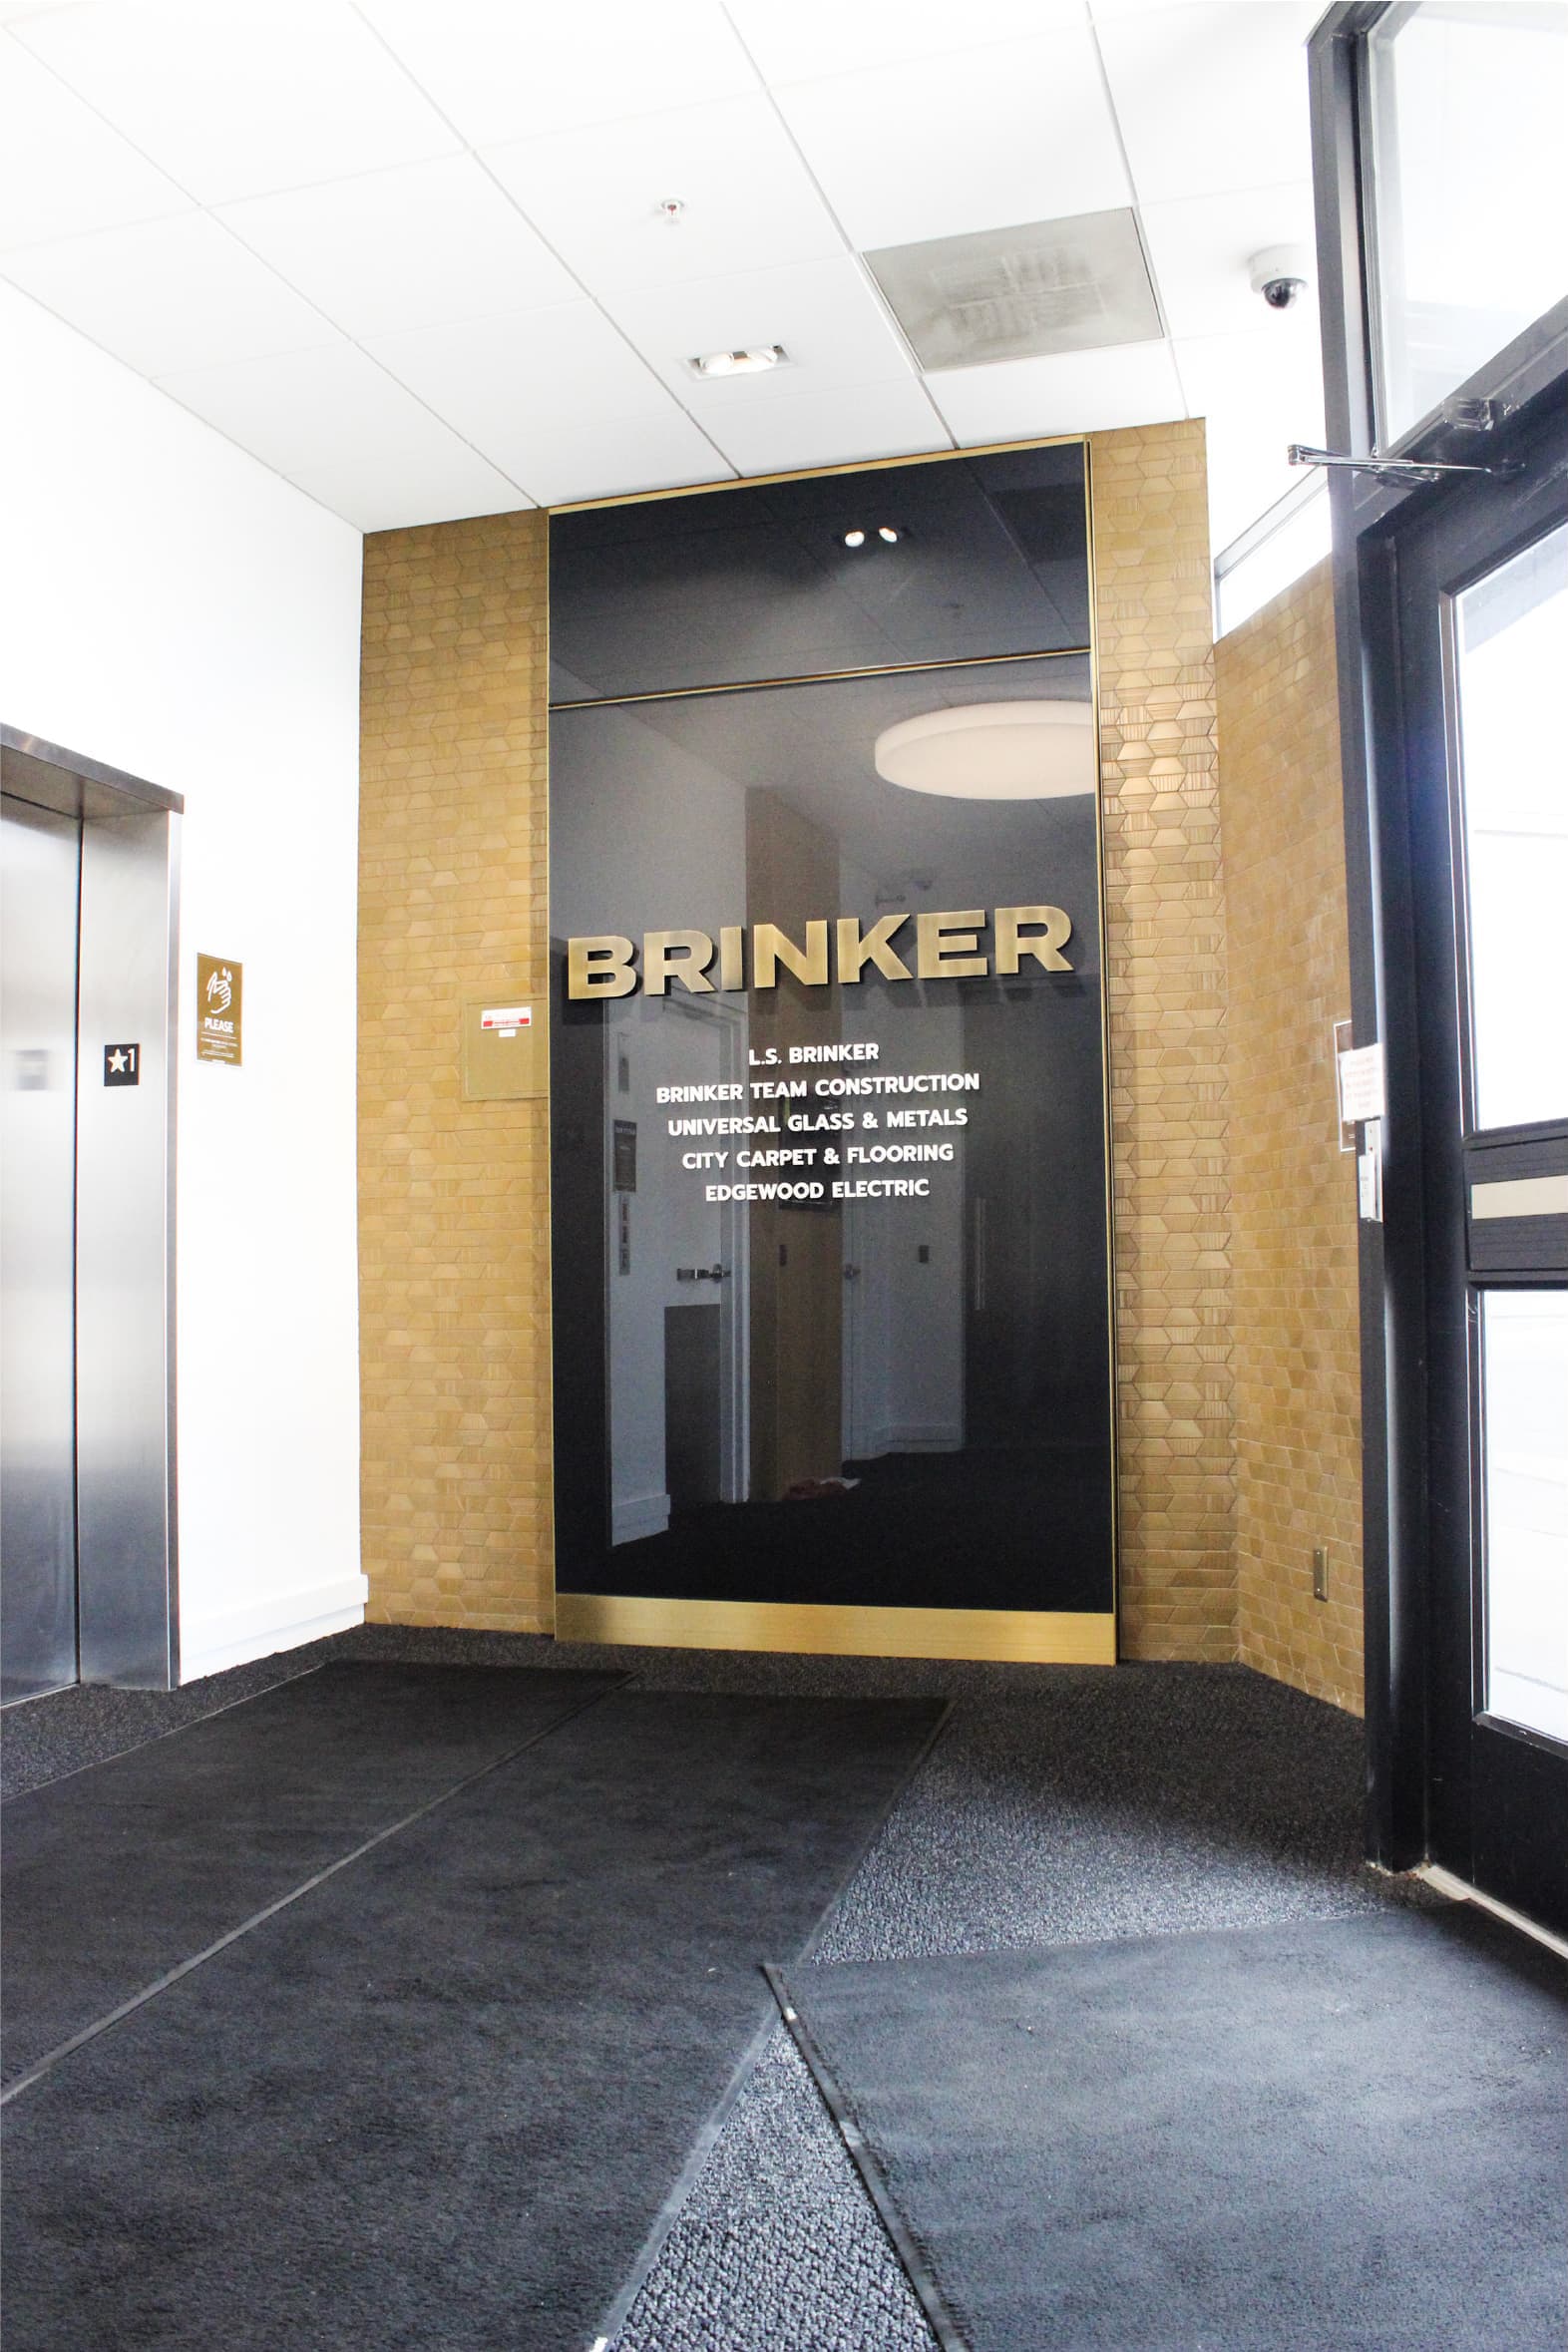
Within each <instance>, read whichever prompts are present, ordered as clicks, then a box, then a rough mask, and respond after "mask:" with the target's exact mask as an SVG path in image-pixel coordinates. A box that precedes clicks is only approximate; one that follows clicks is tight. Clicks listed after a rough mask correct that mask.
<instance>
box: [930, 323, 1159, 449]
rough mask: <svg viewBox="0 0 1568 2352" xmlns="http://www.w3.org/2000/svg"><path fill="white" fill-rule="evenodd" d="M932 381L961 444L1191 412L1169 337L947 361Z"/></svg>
mask: <svg viewBox="0 0 1568 2352" xmlns="http://www.w3.org/2000/svg"><path fill="white" fill-rule="evenodd" d="M927 383H928V386H929V388H930V391H931V395H932V398H933V399H934V400H935V401H936V403H937V406H938V407H939V408H940V409H941V411H942V413H943V415H944V417H945V418H946V419H947V421H948V423H949V425H950V426H951V427H952V429H953V432H954V434H955V436H956V438H957V439H958V441H959V443H960V444H961V446H968V447H970V448H973V447H975V446H976V445H977V444H979V443H982V442H986V441H1026V440H1029V439H1031V438H1032V437H1033V436H1035V435H1036V434H1045V433H1097V432H1109V431H1112V430H1113V429H1114V428H1115V427H1117V426H1119V425H1156V424H1163V423H1166V422H1168V421H1169V420H1170V419H1171V418H1173V417H1181V416H1185V415H1186V413H1187V411H1186V405H1185V402H1184V400H1183V397H1182V387H1181V383H1180V381H1179V379H1178V377H1177V374H1176V367H1175V362H1174V361H1173V359H1172V357H1171V349H1170V345H1169V344H1168V343H1123V344H1121V345H1120V346H1119V347H1118V348H1117V349H1115V350H1113V351H1065V352H1060V353H1058V354H1057V355H1056V356H1054V357H1052V358H1050V359H1010V360H1006V361H1003V362H1002V363H1001V364H1000V365H998V366H996V367H966V368H945V369H944V370H943V371H942V373H941V374H940V375H935V376H929V377H928V378H927Z"/></svg>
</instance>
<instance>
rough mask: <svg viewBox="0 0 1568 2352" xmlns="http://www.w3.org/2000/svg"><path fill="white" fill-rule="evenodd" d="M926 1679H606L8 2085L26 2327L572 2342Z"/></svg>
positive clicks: (59, 2347)
mask: <svg viewBox="0 0 1568 2352" xmlns="http://www.w3.org/2000/svg"><path fill="white" fill-rule="evenodd" d="M941 1714H942V1709H941V1707H940V1706H939V1705H938V1704H937V1703H935V1702H928V1701H911V1700H864V1701H859V1700H856V1701H852V1700H826V1699H757V1698H736V1697H713V1696H706V1695H704V1696H691V1695H684V1694H677V1693H663V1692H660V1693H653V1692H641V1691H637V1690H634V1689H633V1690H622V1691H618V1692H616V1693H614V1694H612V1695H611V1696H610V1697H609V1698H608V1699H606V1700H604V1701H602V1702H600V1703H599V1704H598V1705H596V1706H594V1707H591V1708H589V1709H588V1710H587V1711H586V1712H585V1713H583V1714H582V1715H580V1716H579V1717H578V1718H577V1719H576V1720H575V1721H574V1722H572V1723H570V1724H567V1725H565V1726H564V1727H563V1728H562V1729H561V1730H560V1731H558V1732H557V1733H555V1735H554V1736H553V1737H552V1738H551V1739H549V1740H547V1741H544V1742H541V1743H540V1744H539V1745H537V1746H536V1747H534V1748H532V1749H531V1750H530V1751H529V1752H528V1753H527V1754H526V1755H525V1756H522V1757H519V1758H518V1759H517V1760H516V1761H515V1762H513V1763H510V1764H503V1765H502V1766H501V1767H500V1768H499V1769H498V1770H496V1771H494V1772H492V1773H490V1774H489V1775H487V1776H486V1777H485V1778H483V1779H481V1780H477V1781H475V1782H474V1783H473V1784H472V1785H471V1786H469V1787H468V1788H465V1789H463V1790H461V1791H460V1792H459V1793H458V1794H456V1795H455V1796H453V1797H452V1798H451V1799H450V1800H449V1801H448V1802H446V1803H445V1804H443V1805H441V1806H440V1807H439V1808H438V1809H437V1810H435V1811H433V1812H430V1813H428V1814H427V1815H426V1816H425V1817H424V1818H423V1819H422V1820H420V1821H418V1822H416V1823H415V1824H413V1825H412V1826H411V1827H410V1828H408V1829H407V1830H405V1831H403V1832H401V1833H399V1834H398V1835H396V1836H394V1837H392V1838H389V1839H388V1840H387V1841H386V1842H385V1843H383V1844H381V1845H378V1846H377V1847H376V1848H375V1849H374V1850H373V1851H372V1852H371V1853H369V1854H367V1855H366V1856H364V1857H363V1858H362V1859H361V1860H359V1861H356V1862H353V1863H350V1864H349V1866H348V1867H347V1868H346V1869H343V1870H341V1871H339V1872H338V1873H337V1874H336V1875H335V1876H333V1877H331V1878H329V1879H327V1880H325V1881H324V1882H323V1883H322V1884H321V1885H320V1886H318V1887H316V1888H315V1889H314V1890H312V1891H311V1892H310V1893H308V1894H306V1895H304V1896H302V1897H301V1898H300V1900H299V1901H297V1902H295V1903H293V1904H291V1905H290V1906H289V1907H288V1908H287V1909H286V1910H283V1911H280V1912H278V1913H276V1914H275V1915H274V1916H273V1917H271V1918H270V1919H268V1920H266V1921H264V1922H263V1923H262V1924H260V1925H259V1926H257V1927H256V1928H255V1929H253V1930H252V1931H251V1932H250V1933H249V1934H247V1935H245V1936H244V1937H242V1938H241V1939H239V1940H238V1941H237V1942H235V1943H232V1944H230V1945H228V1946H227V1947H226V1949H224V1950H223V1951H221V1952H220V1953H218V1954H217V1955H216V1956H215V1957H214V1958H213V1959H211V1960H209V1961H207V1962H206V1963H205V1964H204V1965H202V1966H201V1967H199V1968H197V1969H196V1970H194V1971H193V1972H192V1973H191V1974H189V1975H187V1976H185V1977H183V1978H182V1979H181V1980H180V1981H179V1982H178V1983H177V1984H175V1985H174V1986H172V1987H171V1988H170V1989H169V1990H168V1991H167V1992H164V1993H162V1994H160V1995H159V1996H158V1997H157V1998H156V1999H154V2000H152V2001H150V2002H148V2003H146V2004H145V2005H144V2006H142V2007H141V2008H139V2009H138V2010H136V2012H135V2013H134V2014H133V2015H132V2016H130V2017H129V2018H128V2019H126V2020H125V2022H124V2023H122V2024H121V2025H119V2026H117V2027H115V2028H114V2029H113V2030H112V2031H111V2032H109V2033H106V2034H103V2035H101V2036H100V2037H99V2038H98V2039H97V2040H95V2041H92V2042H90V2043H88V2044H86V2045H85V2046H84V2047H83V2048H82V2049H81V2050H79V2051H77V2052H75V2053H74V2054H73V2055H72V2056H71V2057H69V2058H68V2059H66V2060H65V2061H63V2062H62V2063H61V2064H60V2065H59V2066H57V2067H56V2068H54V2069H53V2070H52V2071H51V2072H50V2073H48V2074H47V2075H45V2076H43V2077H42V2078H41V2079H40V2080H39V2081H37V2082H36V2083H35V2084H33V2085H32V2086H31V2087H30V2088H29V2089H27V2090H26V2091H24V2092H23V2093H22V2094H21V2095H20V2096H19V2097H17V2098H16V2099H14V2100H13V2102H12V2105H11V2106H10V2108H9V2110H8V2111H7V2127H8V2129H7V2142H8V2148H7V2158H6V2179H7V2196H6V2206H5V2216H6V2239H7V2249H6V2279H7V2293H6V2309H7V2318H8V2322H9V2326H10V2330H11V2340H12V2341H14V2342H15V2343H16V2344H17V2345H19V2346H20V2345H26V2346H27V2347H28V2352H68V2348H69V2352H110V2347H113V2348H114V2352H130V2348H133V2347H144V2346H159V2347H166V2346H191V2347H196V2346H199V2347H201V2348H202V2352H207V2348H208V2347H211V2346H213V2345H222V2346H224V2347H225V2352H232V2348H239V2352H277V2348H278V2347H279V2346H283V2345H289V2346H293V2345H299V2346H305V2345H308V2346H309V2347H311V2352H339V2348H341V2352H350V2348H352V2352H367V2348H374V2352H390V2348H391V2347H408V2348H409V2352H413V2348H414V2347H419V2348H420V2352H498V2348H499V2347H503V2346H505V2347H507V2348H508V2352H533V2348H535V2347H538V2348H539V2352H569V2348H570V2347H574V2346H584V2345H587V2344H588V2343H589V2342H591V2340H592V2339H593V2337H594V2335H595V2333H597V2332H599V2330H600V2328H601V2325H602V2323H603V2321H604V2318H605V2314H606V2311H607V2310H608V2309H609V2308H610V2306H611V2304H612V2300H613V2298H615V2296H616V2290H617V2289H619V2288H623V2287H624V2286H625V2284H626V2283H627V2282H628V2281H629V2280H630V2279H631V2278H632V2277H633V2276H634V2274H635V2273H636V2272H637V2270H638V2268H639V2263H640V2256H641V2255H642V2253H643V2251H644V2249H645V2247H646V2246H647V2243H648V2239H649V2233H650V2231H652V2230H654V2229H655V2227H656V2225H657V2223H658V2221H659V2217H660V2214H661V2211H662V2209H663V2208H664V2206H665V2203H666V2200H667V2199H668V2198H669V2197H670V2195H671V2193H672V2191H673V2190H674V2188H675V2185H676V2183H677V2181H678V2179H679V2177H680V2174H681V2171H682V2166H683V2164H685V2162H686V2161H687V2159H688V2157H689V2156H691V2155H692V2152H693V2150H694V2148H695V2147H696V2146H698V2145H699V2143H700V2136H701V2133H702V2128H703V2125H704V2123H705V2122H706V2120H707V2119H708V2118H709V2117H710V2116H711V2114H712V2113H713V2111H714V2109H715V2107H716V2106H717V2105H718V2103H719V2102H720V2101H721V2100H722V2098H723V2096H724V2094H725V2092H726V2090H727V2089H728V2088H729V2087H730V2086H731V2084H732V2082H733V2080H734V2079H735V2076H736V2071H737V2068H738V2067H739V2066H740V2065H741V2063H742V2062H743V2061H744V2060H745V2058H746V2057H747V2055H748V2053H749V2051H750V2050H751V2048H752V2047H753V2046H754V2044H755V2042H756V2040H757V2037H758V2036H759V2034H761V2033H763V2032H765V2030H766V2026H767V2022H768V2019H769V2018H770V2017H771V2015H772V2003H771V2001H770V2000H769V1997H768V1993H767V1988H766V1986H765V1984H764V1983H763V1980H762V1977H761V1975H760V1974H759V1972H758V1966H757V1963H758V1961H759V1959H760V1958H761V1957H762V1956H763V1955H764V1954H765V1953H767V1952H768V1951H770V1950H777V1949H779V1948H780V1947H781V1946H782V1947H783V1948H785V1949H791V1948H795V1949H798V1948H799V1947H800V1945H801V1944H802V1943H803V1941H804V1939H805V1938H806V1936H807V1935H808V1933H809V1932H810V1930H811V1929H812V1927H813V1925H814V1924H815V1922H816V1920H817V1919H818V1917H819V1916H820V1914H821V1912H822V1910H823V1908H824V1906H825V1905H826V1903H827V1902H828V1901H829V1899H830V1897H831V1896H832V1895H833V1894H834V1892H835V1891H836V1889H837V1888H838V1886H839V1885H840V1884H841V1882H842V1881H843V1879H844V1878H845V1876H846V1875H847V1873H848V1871H849V1869H850V1867H851V1866H852V1865H853V1863H854V1862H855V1860H856V1859H857V1857H858V1856H859V1854H860V1852H861V1851H862V1849H863V1847H864V1846H865V1844H866V1842H867V1840H868V1838H869V1837H870V1836H871V1834H872V1833H873V1831H874V1830H875V1828H876V1826H877V1824H878V1822H879V1821H880V1819H881V1817H882V1815H883V1813H884V1812H885V1810H886V1808H887V1806H888V1804H889V1803H890V1802H891V1800H892V1798H893V1796H894V1794H895V1793H896V1791H897V1790H898V1788H899V1786H900V1785H901V1783H902V1782H903V1780H904V1778H905V1777H906V1775H907V1773H908V1772H909V1770H910V1769H911V1767H912V1765H913V1764H914V1762H915V1761H916V1759H917V1758H918V1756H919V1755H920V1753H921V1751H922V1749H923V1747H924V1745H925V1743H926V1742H927V1740H928V1739H929V1737H930V1736H931V1733H932V1731H933V1730H934V1728H935V1726H936V1724H937V1722H938V1721H940V1718H941Z"/></svg>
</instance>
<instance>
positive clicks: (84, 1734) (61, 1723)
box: [0, 1634, 602, 1797]
mask: <svg viewBox="0 0 1568 2352" xmlns="http://www.w3.org/2000/svg"><path fill="white" fill-rule="evenodd" d="M338 1643H339V1637H338V1636H337V1635H335V1634H331V1635H328V1636H327V1638H326V1639H325V1640H324V1641H319V1642H307V1643H305V1644H304V1645H303V1647H302V1648H300V1649H298V1650H275V1651H274V1652H273V1653H272V1655H271V1656H270V1657H269V1658H256V1659H252V1660H251V1662H250V1664H249V1665H248V1666H231V1667H229V1668H227V1670H226V1671H225V1672H224V1673H222V1674H208V1675H203V1676H202V1677H201V1678H200V1680H199V1681H197V1682H194V1683H185V1684H183V1685H182V1686H181V1688H180V1689H179V1690H178V1691H114V1690H111V1689H110V1688H109V1686H108V1685H107V1684H106V1683H76V1684H74V1685H73V1686H72V1687H71V1689H70V1690H67V1691H49V1692H46V1693H45V1694H44V1696H43V1697H42V1698H39V1699H26V1700H23V1701H22V1702H21V1703H20V1705H18V1706H14V1707H6V1708H0V1797H9V1796H20V1795H22V1794H23V1793H24V1792H25V1791H26V1790H27V1789H29V1788H41V1787H43V1785H44V1783H45V1782H46V1781H48V1780H58V1779H60V1778H61V1777H62V1776H63V1775H64V1774H65V1773H67V1772H79V1771H80V1770H81V1769H82V1767H83V1765H84V1764H103V1763H104V1762H105V1761H106V1759H108V1758H109V1757H111V1756H123V1755H125V1754H126V1753H127V1751H128V1750H130V1749H133V1748H141V1747H144V1746H145V1745H146V1743H147V1742H148V1741H149V1740H162V1739H163V1738H165V1736H166V1735H167V1734H168V1733H170V1732H178V1731H181V1730H183V1729H184V1727H185V1726H186V1725H187V1724H194V1723H198V1722H199V1721H200V1720H201V1719H202V1717H204V1716H208V1715H216V1714H217V1713H218V1712H219V1711H220V1710H221V1709H222V1708H225V1707H234V1706H237V1705H238V1704H239V1702H240V1701H241V1700H244V1699H254V1698H255V1697H256V1696H257V1694H258V1693H260V1692H262V1691H270V1690H273V1689H275V1688H276V1686H277V1685H278V1684H279V1683H289V1682H293V1681H295V1680H296V1679H297V1677H298V1676H300V1675H302V1674H310V1673H312V1672H313V1671H314V1669H315V1668H316V1667H318V1666H324V1665H325V1664H326V1663H327V1661H328V1660H329V1659H333V1658H339V1657H342V1656H344V1655H345V1653H344V1652H343V1651H342V1650H341V1649H340V1648H339V1647H338ZM396 1655H397V1656H399V1657H406V1656H408V1655H409V1653H408V1652H406V1651H399V1652H397V1653H396ZM485 1663H486V1664H488V1665H492V1666H494V1665H498V1664H501V1663H503V1662H502V1661H500V1660H498V1659H496V1658H491V1659H488V1660H487V1661H486V1662H485ZM521 1663H526V1664H529V1665H534V1664H536V1663H537V1661H535V1660H533V1659H529V1660H526V1661H523V1662H521ZM597 1663H599V1664H602V1661H598V1662H597Z"/></svg>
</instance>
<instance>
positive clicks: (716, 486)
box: [544, 433, 1089, 515]
mask: <svg viewBox="0 0 1568 2352" xmlns="http://www.w3.org/2000/svg"><path fill="white" fill-rule="evenodd" d="M1073 441H1079V442H1081V443H1082V444H1083V447H1084V448H1085V449H1087V448H1088V446H1089V437H1088V435H1087V434H1086V433H1038V434H1034V435H1032V436H1031V437H1030V438H1029V439H1027V440H1025V441H981V442H979V443H977V444H976V446H975V447H974V448H973V449H971V448H962V449H961V448H960V447H959V446H958V444H957V443H955V444H954V446H953V448H952V449H917V450H912V451H911V452H910V453H909V454H908V455H907V456H905V457H880V458H846V459H845V460H844V462H843V463H842V464H841V465H837V466H789V467H786V468H785V469H784V471H783V472H782V473H778V474H726V475H721V476H720V478H719V479H718V480H717V481H716V482H676V483H672V484H671V486H670V488H669V489H668V490H621V491H617V492H616V493H615V495H614V496H613V497H612V498H569V499H564V500H563V501H562V503H561V505H560V506H559V507H546V508H545V510H544V511H545V513H546V514H547V515H587V514H591V513H592V512H593V511H594V510H595V509H596V508H599V507H650V506H652V505H653V504H654V503H655V501H657V500H660V499H669V498H701V497H703V496H704V494H705V493H706V492H708V491H710V490H762V489H766V487H767V485H768V484H769V483H770V482H825V481H828V480H829V479H830V478H832V477H835V476H838V475H842V474H885V473H887V472H888V471H889V470H890V469H891V468H892V467H895V466H936V465H941V464H942V463H943V462H944V461H945V460H951V459H953V458H980V457H1006V456H1008V455H1010V453H1011V452H1012V451H1013V450H1015V449H1065V448H1066V447H1067V445H1068V443H1069V442H1073Z"/></svg>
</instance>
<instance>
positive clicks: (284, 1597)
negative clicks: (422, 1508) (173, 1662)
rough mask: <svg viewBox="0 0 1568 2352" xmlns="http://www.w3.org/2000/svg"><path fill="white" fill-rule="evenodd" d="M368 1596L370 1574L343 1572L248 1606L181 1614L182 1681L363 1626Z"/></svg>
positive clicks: (194, 1679) (188, 1681) (190, 1680)
mask: <svg viewBox="0 0 1568 2352" xmlns="http://www.w3.org/2000/svg"><path fill="white" fill-rule="evenodd" d="M369 1596H370V1583H369V1579H368V1578H367V1577H364V1576H339V1577H334V1579H333V1580H332V1582H331V1583H330V1584H317V1585H311V1586H309V1587H307V1588H306V1589H305V1590H304V1591H303V1592H292V1593H279V1594H277V1595H276V1596H275V1598H273V1599H271V1600H267V1601H254V1602H252V1603H251V1604H250V1606H249V1607H248V1608H244V1609H225V1610H224V1611H223V1612H222V1614H221V1615H220V1616H216V1617H197V1618H195V1619H190V1620H188V1619H186V1618H185V1617H182V1618H181V1621H180V1680H181V1682H182V1683H195V1682H199V1681H200V1679H201V1677H202V1676H203V1675H208V1674H222V1673H223V1672H224V1670H225V1669H226V1668H228V1667H230V1666H248V1665H249V1664H250V1661H251V1660H252V1659H253V1658H270V1657H271V1655H272V1653H273V1652H274V1650H297V1649H298V1648H299V1646H300V1644H301V1643H302V1642H318V1641H320V1640H321V1638H322V1636H323V1635H325V1634H333V1633H342V1632H344V1631H345V1630H346V1629H347V1628H348V1627H349V1626H351V1625H362V1624H363V1623H364V1618H365V1603H366V1601H367V1600H368V1598H369Z"/></svg>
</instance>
